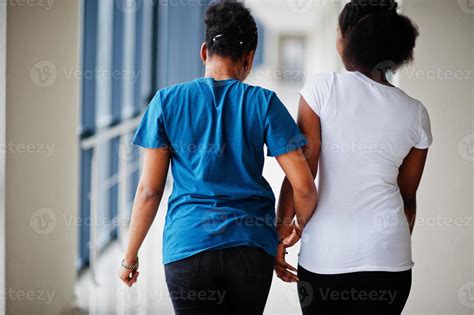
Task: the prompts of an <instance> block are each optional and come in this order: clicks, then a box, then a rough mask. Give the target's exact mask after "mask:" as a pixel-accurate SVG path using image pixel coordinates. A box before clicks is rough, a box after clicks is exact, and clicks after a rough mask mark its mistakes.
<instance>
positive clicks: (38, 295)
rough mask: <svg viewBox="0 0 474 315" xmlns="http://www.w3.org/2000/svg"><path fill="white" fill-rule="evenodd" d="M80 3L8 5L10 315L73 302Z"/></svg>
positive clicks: (50, 310) (54, 311)
mask: <svg viewBox="0 0 474 315" xmlns="http://www.w3.org/2000/svg"><path fill="white" fill-rule="evenodd" d="M79 3H80V1H41V2H40V1H21V3H20V2H19V1H8V6H7V11H8V16H7V26H8V27H7V46H6V47H7V82H6V104H7V107H6V142H7V144H11V146H9V148H8V151H7V156H6V257H7V259H6V265H5V267H6V288H7V294H8V296H7V300H6V309H7V314H48V315H49V314H58V313H59V311H60V310H61V309H63V308H64V307H66V306H67V305H68V304H69V303H70V302H71V301H72V299H73V294H74V291H73V290H74V281H75V276H76V270H75V257H76V246H77V224H76V220H75V219H76V218H77V206H78V183H79V177H78V168H79V167H78V155H79V152H78V147H79V144H78V136H77V134H76V129H77V122H78V120H79V119H78V106H79V103H78V100H79V83H80V81H79V80H78V78H76V77H75V76H74V75H73V74H74V73H75V72H76V71H78V70H80V68H79V57H78V55H79V54H78V53H79V44H80V40H79V21H78V15H79ZM51 5H52V6H51ZM2 21H3V19H2ZM2 47H3V45H2ZM2 126H3V124H2ZM1 265H2V266H3V263H2V264H1ZM2 298H3V296H2Z"/></svg>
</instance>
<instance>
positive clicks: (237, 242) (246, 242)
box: [163, 240, 276, 265]
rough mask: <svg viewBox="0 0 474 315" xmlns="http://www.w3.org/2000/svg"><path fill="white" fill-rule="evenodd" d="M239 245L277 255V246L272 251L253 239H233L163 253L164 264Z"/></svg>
mask: <svg viewBox="0 0 474 315" xmlns="http://www.w3.org/2000/svg"><path fill="white" fill-rule="evenodd" d="M238 246H250V247H258V248H261V249H263V250H264V251H266V252H267V253H268V254H269V255H270V256H274V257H275V256H276V246H275V248H274V250H273V251H271V250H270V249H268V248H265V246H263V245H261V244H259V243H257V242H255V241H252V240H233V241H228V242H223V243H220V244H215V245H213V246H210V247H206V248H201V249H198V250H194V251H191V252H185V253H179V254H175V255H171V256H167V255H163V265H167V264H171V263H174V262H176V261H179V260H182V259H186V258H189V257H191V256H194V255H197V254H199V253H202V252H205V251H208V250H216V249H224V248H230V247H238Z"/></svg>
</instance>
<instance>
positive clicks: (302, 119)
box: [277, 97, 321, 238]
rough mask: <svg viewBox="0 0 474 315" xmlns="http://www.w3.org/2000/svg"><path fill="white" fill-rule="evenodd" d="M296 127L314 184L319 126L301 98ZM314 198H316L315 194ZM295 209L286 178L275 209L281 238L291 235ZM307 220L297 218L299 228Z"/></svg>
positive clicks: (318, 145) (318, 146)
mask: <svg viewBox="0 0 474 315" xmlns="http://www.w3.org/2000/svg"><path fill="white" fill-rule="evenodd" d="M298 127H299V128H300V130H301V131H302V132H303V134H304V135H305V136H306V139H307V140H308V145H307V146H306V147H305V148H304V156H303V157H302V158H303V159H304V160H306V163H307V164H308V165H309V169H310V171H311V175H312V176H311V180H312V181H313V182H314V179H315V178H316V175H317V171H318V161H319V155H320V151H321V125H320V120H319V117H318V116H317V115H316V114H315V113H314V112H313V111H312V109H311V108H310V107H309V105H308V104H307V103H306V101H305V100H304V98H302V97H301V99H300V105H299V112H298ZM315 196H316V198H317V194H316V195H315ZM316 201H317V199H316ZM315 207H316V205H315ZM295 208H296V205H295V203H294V192H293V184H292V183H291V182H290V180H289V178H288V176H287V177H286V178H285V179H284V181H283V184H282V187H281V191H280V198H279V201H278V207H277V222H278V224H277V230H278V232H279V235H280V237H282V238H283V237H286V236H288V234H289V232H290V233H291V231H292V226H291V222H292V220H293V217H294V216H295ZM313 210H314V209H313ZM312 214H313V212H311V215H312ZM309 219H310V217H309V218H308V217H307V218H298V222H299V223H300V225H301V226H300V228H304V226H305V225H306V223H307V221H308V220H309Z"/></svg>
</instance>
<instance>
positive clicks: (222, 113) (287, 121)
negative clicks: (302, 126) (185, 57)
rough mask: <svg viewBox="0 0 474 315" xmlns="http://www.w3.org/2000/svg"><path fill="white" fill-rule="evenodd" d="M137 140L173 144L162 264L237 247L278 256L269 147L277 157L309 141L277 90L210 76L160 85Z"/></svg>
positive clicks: (137, 142)
mask: <svg viewBox="0 0 474 315" xmlns="http://www.w3.org/2000/svg"><path fill="white" fill-rule="evenodd" d="M133 144H135V145H139V146H141V147H144V148H161V147H166V146H168V147H170V148H171V152H172V153H171V171H172V174H173V192H172V194H171V196H170V198H169V201H168V212H167V215H166V223H165V228H164V235H163V263H164V264H168V263H171V262H174V261H177V260H180V259H184V258H187V257H190V256H192V255H195V254H197V253H199V252H202V251H205V250H210V249H218V248H226V247H234V246H253V247H260V248H262V249H264V250H265V251H266V252H268V253H269V254H270V255H273V256H274V255H275V254H276V247H277V243H278V237H277V234H276V230H275V197H274V195H273V192H272V190H271V188H270V185H269V184H268V182H267V181H266V180H265V178H264V177H263V176H262V171H263V165H264V160H265V154H264V146H265V145H266V146H267V149H268V155H269V156H278V155H282V154H285V153H288V152H291V151H294V150H296V149H298V148H300V147H302V146H304V145H305V144H306V140H305V138H304V136H303V135H302V134H301V133H300V131H299V129H298V127H297V126H296V124H295V122H294V121H293V119H292V117H291V115H290V114H289V113H288V111H287V110H286V108H285V106H284V105H283V104H282V102H281V101H280V100H279V99H278V97H277V96H276V94H275V93H274V92H272V91H269V90H266V89H263V88H260V87H255V86H250V85H247V84H244V83H242V82H240V81H238V80H235V79H230V80H223V81H216V80H214V79H212V78H200V79H197V80H194V81H191V82H187V83H184V84H180V85H176V86H172V87H169V88H165V89H162V90H160V91H158V92H157V94H156V95H155V97H154V98H153V100H152V101H151V103H150V105H149V106H148V109H147V111H146V112H145V114H144V116H143V119H142V121H141V123H140V126H139V127H138V130H137V132H136V134H135V137H134V139H133Z"/></svg>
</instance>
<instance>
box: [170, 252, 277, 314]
mask: <svg viewBox="0 0 474 315" xmlns="http://www.w3.org/2000/svg"><path fill="white" fill-rule="evenodd" d="M273 262H274V257H273V256H271V255H269V254H267V253H266V252H265V251H264V250H263V249H260V248H257V247H232V248H225V249H218V250H210V251H205V252H202V253H200V254H197V255H194V256H192V257H189V258H186V259H183V260H180V261H177V262H173V263H170V264H167V265H165V273H166V283H167V285H168V290H169V293H170V296H171V300H172V301H173V307H174V310H175V313H176V314H178V315H180V314H193V315H194V314H206V315H210V314H219V315H225V314H239V315H242V314H245V315H253V314H255V315H256V314H262V313H263V310H264V309H265V303H266V301H267V297H268V292H269V291H270V285H271V282H272V276H273Z"/></svg>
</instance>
